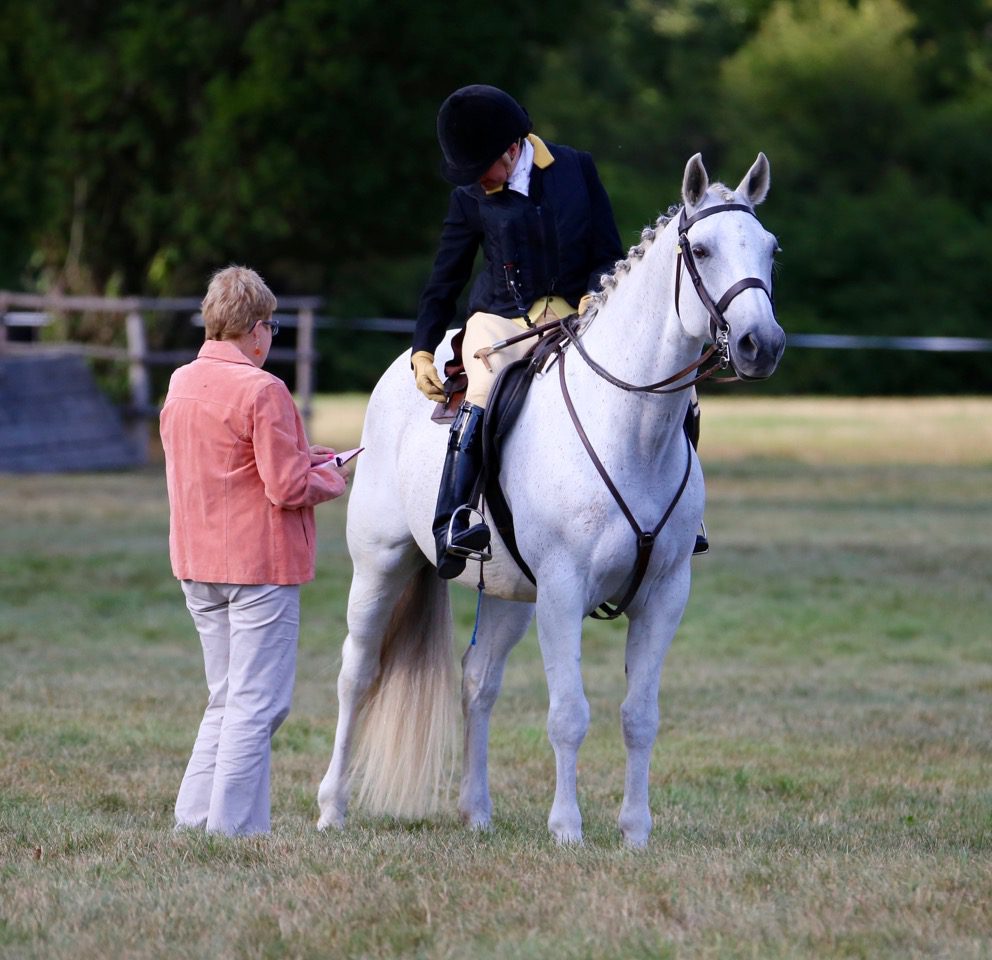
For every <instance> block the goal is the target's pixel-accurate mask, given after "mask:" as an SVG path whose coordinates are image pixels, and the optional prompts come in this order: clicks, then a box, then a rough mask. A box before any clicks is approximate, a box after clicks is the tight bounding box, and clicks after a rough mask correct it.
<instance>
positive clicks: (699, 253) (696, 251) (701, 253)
mask: <svg viewBox="0 0 992 960" xmlns="http://www.w3.org/2000/svg"><path fill="white" fill-rule="evenodd" d="M692 255H693V256H694V257H695V258H696V259H697V260H702V259H703V257H708V256H709V255H710V252H709V250H707V249H706V247H704V246H703V245H702V244H700V243H697V244H696V245H695V246H694V247H693V248H692Z"/></svg>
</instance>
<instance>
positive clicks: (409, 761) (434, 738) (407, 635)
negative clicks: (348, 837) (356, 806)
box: [353, 566, 457, 818]
mask: <svg viewBox="0 0 992 960" xmlns="http://www.w3.org/2000/svg"><path fill="white" fill-rule="evenodd" d="M453 636H454V634H453V629H452V623H451V604H450V601H449V598H448V584H447V582H446V581H445V580H442V579H441V578H440V577H438V575H437V573H436V572H435V570H434V568H433V567H430V566H428V567H424V568H423V569H421V570H420V571H419V572H418V573H416V574H415V575H414V576H413V578H412V579H411V580H410V582H409V584H408V585H407V587H406V589H405V590H404V591H403V593H402V595H401V596H400V599H399V601H398V602H397V604H396V607H395V609H394V610H393V614H392V617H391V618H390V621H389V626H388V627H387V629H386V635H385V638H384V640H383V645H382V654H381V658H380V664H381V669H380V672H379V676H378V678H377V679H376V681H375V683H374V684H373V686H372V688H371V689H370V690H369V692H368V695H367V696H366V698H365V700H364V702H363V705H362V707H361V710H360V712H359V717H358V723H357V725H356V726H357V731H356V742H355V751H354V754H353V758H354V759H353V771H354V772H355V773H356V774H359V775H360V777H361V785H360V787H359V790H358V802H359V803H360V804H362V805H363V806H364V807H365V808H366V809H367V810H368V811H369V812H370V813H373V814H391V815H393V816H397V817H410V818H417V817H423V816H426V815H428V814H431V813H433V812H435V811H436V810H437V808H438V806H439V804H440V802H441V800H442V799H443V798H444V797H446V796H447V793H448V790H449V788H450V785H451V781H452V777H453V775H454V769H455V743H456V734H457V711H456V705H455V684H454V669H453V659H454V658H453Z"/></svg>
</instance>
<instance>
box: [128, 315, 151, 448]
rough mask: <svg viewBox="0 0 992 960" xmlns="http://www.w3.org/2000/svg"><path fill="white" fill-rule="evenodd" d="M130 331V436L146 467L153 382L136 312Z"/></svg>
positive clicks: (130, 317) (141, 323)
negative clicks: (148, 418)
mask: <svg viewBox="0 0 992 960" xmlns="http://www.w3.org/2000/svg"><path fill="white" fill-rule="evenodd" d="M125 329H126V331H127V379H128V383H129V384H130V385H131V411H130V423H129V424H128V432H129V433H130V435H131V442H132V443H133V444H134V448H135V451H136V452H137V454H138V457H139V458H140V461H141V462H142V463H147V462H148V421H147V417H148V411H149V409H150V408H151V402H152V390H151V378H150V377H149V375H148V367H147V366H146V365H145V357H146V354H147V352H148V344H147V339H146V337H145V320H144V317H142V315H141V314H140V313H138V312H137V311H136V310H132V311H131V312H130V313H129V314H128V315H127V319H126V321H125Z"/></svg>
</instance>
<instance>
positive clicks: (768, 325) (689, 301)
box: [676, 153, 785, 380]
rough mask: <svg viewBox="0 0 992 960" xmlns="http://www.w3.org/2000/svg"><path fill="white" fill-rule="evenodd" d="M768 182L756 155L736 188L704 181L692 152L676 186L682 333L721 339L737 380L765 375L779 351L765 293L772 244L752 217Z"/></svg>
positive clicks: (780, 339) (780, 337)
mask: <svg viewBox="0 0 992 960" xmlns="http://www.w3.org/2000/svg"><path fill="white" fill-rule="evenodd" d="M769 182H770V173H769V166H768V159H767V157H765V155H764V154H763V153H759V154H758V158H757V159H756V160H755V161H754V164H753V166H752V167H751V169H750V170H749V171H748V172H747V175H746V176H745V177H744V179H743V180H742V181H741V182H740V185H739V186H738V187H737V189H736V190H730V189H729V188H728V187H725V186H724V185H723V184H721V183H714V184H711V183H710V179H709V175H708V174H707V173H706V168H705V167H704V166H703V161H702V157H701V156H700V155H699V154H698V153H697V154H696V155H695V156H694V157H693V158H692V159H691V160H690V161H689V162H688V163H687V164H686V168H685V177H684V178H683V181H682V200H683V202H684V207H683V210H682V215H681V219H680V221H679V234H680V240H679V249H680V254H679V265H678V269H679V285H678V287H677V288H676V289H677V290H678V291H679V292H678V293H677V295H676V297H677V299H676V307H677V309H678V310H679V316H680V317H681V319H682V325H683V327H684V328H685V330H686V332H687V333H688V334H689V335H690V336H694V337H706V338H708V339H712V340H716V341H719V340H720V339H722V338H724V337H725V338H726V341H727V344H728V347H729V355H730V361H731V363H732V364H733V367H734V370H735V371H736V372H737V375H738V376H740V377H741V378H742V379H745V380H762V379H764V378H765V377H770V376H771V375H772V374H773V373H774V372H775V368H776V367H777V366H778V362H779V360H781V358H782V353H783V351H784V350H785V332H784V331H783V330H782V328H781V327H780V326H779V325H778V322H777V321H776V319H775V308H774V306H773V303H772V293H771V291H772V264H773V261H774V259H775V254H776V252H777V251H778V241H777V240H776V239H775V237H774V236H773V235H772V234H771V233H769V232H768V231H767V230H765V228H764V227H762V225H761V223H760V222H759V221H758V218H757V216H756V215H755V213H754V208H755V207H756V206H757V205H758V204H759V203H761V202H762V200H764V199H765V196H766V195H767V194H768V187H769ZM692 287H694V288H695V293H693V290H692V289H690V288H692Z"/></svg>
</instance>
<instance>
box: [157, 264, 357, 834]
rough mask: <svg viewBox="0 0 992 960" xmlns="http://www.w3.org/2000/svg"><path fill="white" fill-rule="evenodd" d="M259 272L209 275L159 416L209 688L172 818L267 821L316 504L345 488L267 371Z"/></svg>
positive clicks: (228, 830)
mask: <svg viewBox="0 0 992 960" xmlns="http://www.w3.org/2000/svg"><path fill="white" fill-rule="evenodd" d="M275 307H276V299H275V297H274V296H273V295H272V292H271V291H270V290H269V288H268V287H267V286H266V285H265V283H264V281H263V280H262V278H261V277H260V276H259V275H258V274H257V273H255V272H254V271H253V270H249V269H247V268H245V267H228V268H227V269H226V270H221V271H220V272H218V273H217V274H216V275H215V276H214V277H213V279H212V280H211V281H210V285H209V288H208V290H207V295H206V297H205V298H204V300H203V305H202V313H203V320H204V325H205V328H206V340H205V342H204V344H203V347H202V348H201V349H200V352H199V354H198V356H197V358H196V360H194V361H193V362H192V363H190V364H187V365H186V366H183V367H180V368H179V369H178V370H176V371H175V373H174V374H173V375H172V379H171V381H170V383H169V391H168V394H167V396H166V400H165V404H164V406H163V408H162V415H161V436H162V446H163V448H164V451H165V463H166V480H167V484H168V490H169V509H170V524H169V555H170V559H171V561H172V571H173V573H174V574H175V576H176V577H177V578H178V579H179V580H180V581H181V583H182V589H183V593H184V594H185V596H186V606H187V607H188V609H189V611H190V614H191V615H192V617H193V622H194V624H195V625H196V629H197V631H198V632H199V635H200V641H201V644H202V646H203V660H204V666H205V669H206V678H207V687H208V689H209V699H208V701H207V708H206V711H205V713H204V715H203V720H202V722H201V723H200V729H199V733H198V734H197V737H196V742H195V744H194V746H193V753H192V756H191V757H190V760H189V764H188V766H187V768H186V773H185V776H184V777H183V781H182V785H181V787H180V789H179V796H178V798H177V800H176V825H177V827H206V829H207V830H209V831H215V832H218V833H225V834H251V833H265V832H268V830H269V828H270V801H269V768H270V758H271V741H272V735H273V734H274V733H275V731H276V729H277V728H278V727H279V725H280V724H281V723H282V721H283V720H284V719H285V718H286V716H287V714H288V713H289V707H290V701H291V699H292V692H293V682H294V679H295V673H296V645H297V640H298V637H299V609H300V584H301V583H306V582H308V581H310V580H312V579H313V577H314V566H315V558H316V551H315V548H316V525H315V521H314V512H313V508H314V506H315V505H316V504H318V503H322V502H323V501H325V500H332V499H333V498H335V497H338V496H340V495H341V494H342V493H344V490H345V483H346V478H345V475H344V472H343V471H342V470H341V469H339V468H336V467H334V466H333V465H331V464H330V463H329V461H330V459H331V457H332V455H333V452H334V451H333V450H330V449H328V448H326V447H318V446H309V445H308V443H307V439H306V434H305V432H304V429H303V422H302V420H301V418H300V415H299V412H298V411H297V409H296V406H295V404H294V403H293V399H292V397H291V396H290V393H289V390H288V389H287V387H286V385H285V384H284V383H283V382H282V380H280V379H279V378H278V377H276V376H273V375H272V374H270V373H266V372H265V371H263V370H262V369H261V367H262V365H263V364H264V363H265V360H266V357H267V356H268V353H269V348H270V347H271V345H272V337H273V336H274V335H275V334H276V332H277V331H278V323H277V322H276V321H274V320H273V319H272V316H273V312H274V311H275Z"/></svg>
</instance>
